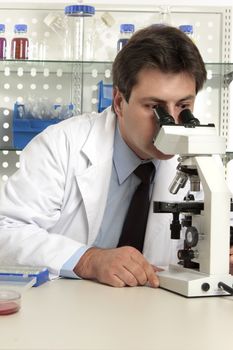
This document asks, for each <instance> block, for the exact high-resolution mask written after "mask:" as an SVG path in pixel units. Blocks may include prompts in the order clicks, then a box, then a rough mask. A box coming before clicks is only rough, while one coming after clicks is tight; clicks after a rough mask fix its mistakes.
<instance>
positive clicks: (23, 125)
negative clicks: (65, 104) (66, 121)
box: [12, 103, 62, 149]
mask: <svg viewBox="0 0 233 350" xmlns="http://www.w3.org/2000/svg"><path fill="white" fill-rule="evenodd" d="M61 120H62V119H58V118H53V119H35V118H32V117H30V116H28V117H27V118H21V117H20V115H19V110H18V104H17V103H16V104H15V105H14V113H13V122H12V133H13V147H14V148H15V149H23V148H24V147H25V146H26V145H27V144H28V142H29V141H31V140H32V139H33V137H34V136H36V135H37V134H39V133H40V132H41V131H43V130H44V129H45V128H47V126H49V125H52V124H57V123H59V122H60V121H61Z"/></svg>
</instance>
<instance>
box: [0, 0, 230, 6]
mask: <svg viewBox="0 0 233 350" xmlns="http://www.w3.org/2000/svg"><path fill="white" fill-rule="evenodd" d="M6 2H7V3H22V2H29V3H38V2H40V3H66V4H74V3H78V2H83V3H85V4H90V5H95V4H96V5H97V4H105V5H106V4H108V5H112V4H123V5H125V4H126V5H128V4H132V5H140V4H142V3H143V5H155V6H159V5H170V6H172V5H173V6H180V5H181V6H195V5H196V6H220V5H221V6H232V0H221V2H220V1H219V0H205V1H203V0H190V1H187V0H170V1H169V0H159V1H158V0H143V1H142V0H87V1H78V0H77V1H72V0H70V1H69V0H65V1H64V0H49V1H46V0H40V1H38V0H23V1H22V0H8V1H5V0H0V4H1V3H6Z"/></svg>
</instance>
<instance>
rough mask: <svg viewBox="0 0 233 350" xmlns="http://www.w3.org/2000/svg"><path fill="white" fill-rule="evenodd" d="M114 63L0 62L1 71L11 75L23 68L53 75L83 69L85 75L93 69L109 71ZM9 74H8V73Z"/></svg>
mask: <svg viewBox="0 0 233 350" xmlns="http://www.w3.org/2000/svg"><path fill="white" fill-rule="evenodd" d="M111 66H112V62H108V61H105V62H103V61H51V60H47V61H39V60H2V61H0V71H2V72H4V71H5V70H6V68H8V69H10V72H11V73H14V72H17V71H18V69H19V68H23V69H24V72H28V73H29V72H30V71H31V69H32V68H35V69H36V70H37V73H43V72H44V69H45V68H46V69H49V71H50V72H51V73H56V72H58V71H59V70H62V72H63V73H64V74H66V73H67V74H73V72H74V70H75V68H76V67H81V69H82V73H83V74H88V73H90V72H91V71H92V70H93V69H97V70H98V72H100V73H101V72H104V70H105V69H109V68H111ZM7 74H8V73H7Z"/></svg>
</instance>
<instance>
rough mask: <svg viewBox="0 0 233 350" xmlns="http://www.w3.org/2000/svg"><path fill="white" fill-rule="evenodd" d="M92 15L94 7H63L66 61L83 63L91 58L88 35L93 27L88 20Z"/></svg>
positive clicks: (91, 50)
mask: <svg viewBox="0 0 233 350" xmlns="http://www.w3.org/2000/svg"><path fill="white" fill-rule="evenodd" d="M94 14H95V7H93V6H88V5H70V6H66V7H65V15H66V16H67V28H66V59H67V60H78V61H83V60H90V59H92V58H93V47H92V35H90V33H92V29H93V25H92V23H90V20H91V18H92V16H93V15H94ZM84 21H85V23H84ZM84 25H85V28H84ZM84 30H85V32H84Z"/></svg>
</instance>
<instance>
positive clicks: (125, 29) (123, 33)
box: [117, 23, 135, 52]
mask: <svg viewBox="0 0 233 350" xmlns="http://www.w3.org/2000/svg"><path fill="white" fill-rule="evenodd" d="M134 31H135V26H134V24H130V23H124V24H121V25H120V38H119V39H118V41H117V52H119V51H120V50H121V49H122V48H123V47H124V46H125V45H126V44H127V42H128V41H129V39H130V37H131V36H132V34H133V33H134Z"/></svg>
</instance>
